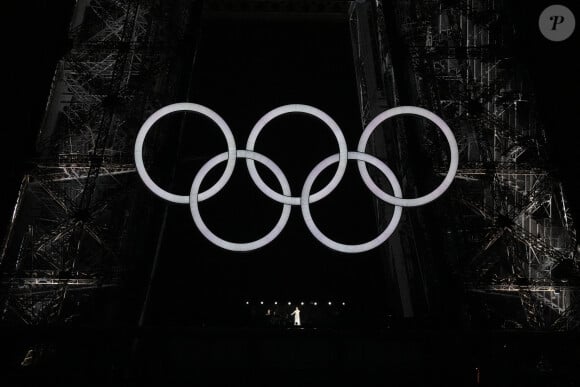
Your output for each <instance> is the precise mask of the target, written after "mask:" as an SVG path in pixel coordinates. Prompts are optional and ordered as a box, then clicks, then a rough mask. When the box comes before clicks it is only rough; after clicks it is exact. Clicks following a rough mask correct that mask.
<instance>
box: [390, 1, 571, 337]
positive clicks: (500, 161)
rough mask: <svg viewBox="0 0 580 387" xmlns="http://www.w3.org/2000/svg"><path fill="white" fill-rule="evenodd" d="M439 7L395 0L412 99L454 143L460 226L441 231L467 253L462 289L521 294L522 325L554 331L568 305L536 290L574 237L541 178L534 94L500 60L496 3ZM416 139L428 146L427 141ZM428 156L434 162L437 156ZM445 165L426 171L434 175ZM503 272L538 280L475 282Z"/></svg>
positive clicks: (561, 204)
mask: <svg viewBox="0 0 580 387" xmlns="http://www.w3.org/2000/svg"><path fill="white" fill-rule="evenodd" d="M449 4H450V3H448V2H444V1H428V2H426V3H425V2H423V3H421V5H420V6H419V5H418V3H415V2H404V1H401V2H396V5H397V7H398V9H399V10H404V11H403V12H401V13H402V14H404V15H406V16H401V18H402V19H403V21H402V22H401V23H402V28H403V30H404V31H406V34H405V35H404V36H405V43H406V46H407V47H408V50H409V52H410V54H411V60H410V63H411V65H412V67H413V68H414V71H415V73H416V75H415V81H416V85H417V95H418V98H419V101H420V103H423V105H425V106H430V107H432V108H433V109H435V110H436V111H439V112H440V114H441V116H442V117H444V119H446V121H447V122H448V123H449V125H450V126H451V127H452V128H454V132H455V134H456V137H457V140H458V146H459V149H460V163H459V169H458V171H457V176H456V183H455V184H454V186H453V187H452V191H454V194H455V195H454V197H455V198H456V199H457V200H458V201H460V202H462V203H463V204H464V206H456V207H455V208H456V211H457V212H458V215H457V217H458V218H459V219H461V218H464V219H465V224H462V225H461V226H459V227H457V225H455V226H454V229H453V230H450V231H449V232H450V234H451V235H454V238H457V241H459V240H462V241H463V243H464V244H465V245H464V248H465V250H466V251H472V252H473V254H472V255H470V256H468V257H463V259H462V260H461V261H462V262H464V263H465V265H464V267H463V269H462V270H463V271H464V273H463V274H464V277H467V278H470V279H474V278H475V279H476V280H477V281H479V282H480V284H479V285H478V286H479V288H476V287H474V286H473V284H471V285H470V284H469V283H467V284H466V285H467V288H468V289H471V290H473V291H483V292H484V293H489V292H492V291H494V292H496V293H497V292H499V293H497V294H505V293H512V292H514V293H515V294H521V303H522V306H523V309H524V311H525V313H527V319H528V323H527V325H528V326H533V327H543V328H553V329H557V328H554V327H556V325H557V324H556V325H555V324H554V323H552V321H557V318H558V316H564V315H565V314H566V313H568V312H566V311H568V310H569V308H568V307H566V308H563V307H562V305H559V304H557V303H555V302H553V299H552V298H548V297H547V294H543V293H542V289H543V288H542V287H549V286H553V285H554V282H553V281H552V280H551V272H552V269H553V268H555V267H556V266H557V265H559V264H560V263H562V262H567V263H572V265H571V267H575V260H574V259H575V255H576V248H575V243H576V233H575V230H574V227H573V220H572V218H571V217H570V213H569V209H568V206H567V204H566V201H565V195H564V193H563V192H562V189H561V184H558V182H556V181H554V179H553V178H552V177H551V176H550V174H549V171H550V170H551V167H549V166H548V163H547V161H546V160H547V157H546V147H545V145H546V135H545V131H544V130H543V128H542V127H541V126H539V124H538V121H537V120H536V117H534V116H533V115H532V114H531V112H533V108H534V99H533V92H532V91H530V90H528V88H527V84H528V82H527V78H526V74H525V70H523V71H519V70H518V71H514V70H516V67H515V66H514V65H510V66H507V67H506V66H505V65H504V64H509V63H510V62H509V61H510V58H509V52H508V50H507V49H506V47H502V46H506V45H505V44H503V43H502V44H498V42H501V41H502V39H503V38H504V36H503V34H505V32H503V31H504V30H502V28H500V27H503V26H508V27H509V25H510V24H511V23H512V21H511V20H510V19H509V18H507V17H505V16H506V15H505V14H504V12H505V11H504V9H506V8H505V7H501V6H500V4H498V3H497V2H496V4H495V6H494V4H493V2H486V1H478V0H470V1H462V2H459V3H456V2H454V3H453V4H454V5H453V6H449ZM405 17H406V18H407V19H405ZM508 49H509V47H508ZM426 142H427V143H429V144H431V145H429V148H431V149H435V148H436V146H433V145H432V144H437V141H426ZM434 160H441V157H440V154H439V153H437V154H435V157H434ZM446 170H447V168H446V165H445V166H441V168H438V167H436V171H437V172H438V173H439V174H444V173H445V172H446ZM452 203H454V202H453V201H452ZM499 263H501V264H499ZM506 275H507V276H512V277H519V278H528V279H529V280H530V281H531V280H532V279H533V278H543V279H544V280H546V281H548V282H547V283H546V284H542V285H541V286H540V285H538V284H534V285H533V286H532V287H530V286H528V285H526V287H522V286H516V285H514V284H513V283H512V284H497V283H496V284H494V285H489V283H488V285H483V282H485V281H489V280H490V279H494V278H495V279H497V278H503V277H505V276H506ZM482 289H483V290H482ZM502 291H503V293H502ZM562 292H563V293H565V294H573V293H574V292H578V289H577V288H575V287H571V288H570V289H566V290H565V291H564V290H562ZM550 297H552V295H550ZM562 318H563V317H562ZM563 319H564V318H563ZM564 320H566V319H564ZM566 321H567V322H566V324H567V325H568V326H570V324H569V321H568V320H566Z"/></svg>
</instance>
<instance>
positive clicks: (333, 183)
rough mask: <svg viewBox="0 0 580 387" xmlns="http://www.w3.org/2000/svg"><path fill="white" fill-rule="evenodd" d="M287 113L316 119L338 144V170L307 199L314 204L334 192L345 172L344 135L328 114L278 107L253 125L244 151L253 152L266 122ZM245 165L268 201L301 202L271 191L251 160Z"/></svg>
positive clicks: (298, 106)
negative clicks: (329, 131) (325, 126)
mask: <svg viewBox="0 0 580 387" xmlns="http://www.w3.org/2000/svg"><path fill="white" fill-rule="evenodd" d="M287 113H305V114H309V115H311V116H314V117H316V118H318V119H319V120H321V121H322V122H324V123H325V124H326V125H327V126H328V127H329V128H330V130H331V131H332V133H333V134H334V136H335V137H336V141H337V142H338V155H339V163H338V168H337V169H336V173H335V174H334V176H333V177H332V180H330V182H329V183H328V184H327V185H326V186H325V187H324V188H322V189H321V190H320V191H318V192H316V193H315V194H312V196H310V198H309V200H310V203H314V202H317V201H319V200H321V199H324V198H325V197H327V196H328V195H330V193H331V192H332V191H334V189H335V188H336V187H337V186H338V184H339V183H340V181H341V180H342V177H343V176H344V173H345V171H346V162H347V158H346V155H347V152H348V147H347V144H346V139H345V138H344V134H343V133H342V131H341V130H340V127H339V126H338V124H337V123H336V122H335V121H334V120H333V119H332V118H331V117H330V116H329V115H328V114H326V113H325V112H323V111H322V110H320V109H317V108H315V107H313V106H309V105H301V104H292V105H284V106H280V107H278V108H276V109H273V110H271V111H269V112H268V113H266V114H265V115H264V116H263V117H262V118H260V120H259V121H258V122H257V123H256V125H254V127H253V128H252V131H251V132H250V135H249V136H248V142H247V143H246V149H247V150H249V151H253V150H254V146H255V145H256V140H257V138H258V135H259V134H260V133H261V132H262V130H263V129H264V127H265V126H266V124H268V122H270V121H272V120H273V119H274V118H276V117H278V116H281V115H283V114H287ZM246 164H247V165H248V171H249V172H250V177H251V178H252V180H253V181H254V183H255V184H256V186H257V187H258V189H259V190H260V191H262V192H263V193H264V195H266V196H268V197H269V198H270V199H272V200H274V201H276V202H278V203H283V204H291V205H295V206H298V205H300V202H301V200H303V199H301V198H300V197H298V196H290V195H289V194H284V195H281V194H279V193H278V192H276V191H274V190H273V189H271V188H270V187H269V186H268V185H267V184H266V183H265V182H264V180H262V178H261V177H260V175H259V174H258V170H257V169H256V165H255V164H254V161H253V160H252V159H251V158H248V159H247V160H246Z"/></svg>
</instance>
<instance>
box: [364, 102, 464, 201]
mask: <svg viewBox="0 0 580 387" xmlns="http://www.w3.org/2000/svg"><path fill="white" fill-rule="evenodd" d="M401 114H413V115H417V116H421V117H423V118H426V119H428V120H429V121H431V122H433V123H434V124H435V125H437V127H439V129H441V131H442V132H443V134H444V135H445V138H446V139H447V142H448V143H449V150H450V152H451V161H450V163H449V171H448V172H447V175H446V176H445V179H443V181H442V182H441V184H440V185H439V186H438V187H437V188H435V189H434V190H433V191H431V192H430V193H429V194H427V195H424V196H421V197H418V198H414V199H402V198H396V197H394V196H391V195H389V194H387V193H386V192H384V191H383V190H381V189H380V188H379V187H378V186H377V185H376V184H375V182H374V181H373V180H372V179H371V177H370V175H369V172H368V170H367V167H366V164H365V163H364V162H362V161H358V168H359V171H360V174H361V176H362V178H363V180H364V181H365V182H366V184H367V185H368V187H369V189H370V190H371V191H372V192H373V194H375V195H376V196H377V197H378V198H380V199H381V200H383V201H385V202H387V203H390V204H394V205H397V206H402V207H417V206H421V205H423V204H427V203H429V202H432V201H433V200H435V199H437V198H438V197H439V196H441V195H442V194H443V193H444V192H445V191H446V190H447V188H449V186H450V185H451V183H452V182H453V179H454V178H455V173H456V172H457V165H458V164H459V150H458V149H457V141H456V140H455V136H454V135H453V132H452V131H451V129H450V128H449V126H447V124H446V123H445V121H443V120H442V119H441V118H440V117H439V116H437V115H436V114H433V113H432V112H430V111H429V110H426V109H423V108H420V107H416V106H399V107H396V108H392V109H389V110H387V111H385V112H383V113H381V114H379V115H378V116H376V117H375V119H373V120H372V121H371V122H370V123H369V124H368V126H367V127H366V128H365V130H364V131H363V134H362V135H361V137H360V141H359V143H358V148H357V150H358V151H359V152H361V153H364V152H365V149H366V146H367V142H368V140H369V137H370V136H371V134H372V133H373V131H374V130H375V129H376V128H377V126H378V125H379V124H380V123H382V122H383V121H385V120H387V119H389V118H392V117H395V116H398V115H401Z"/></svg>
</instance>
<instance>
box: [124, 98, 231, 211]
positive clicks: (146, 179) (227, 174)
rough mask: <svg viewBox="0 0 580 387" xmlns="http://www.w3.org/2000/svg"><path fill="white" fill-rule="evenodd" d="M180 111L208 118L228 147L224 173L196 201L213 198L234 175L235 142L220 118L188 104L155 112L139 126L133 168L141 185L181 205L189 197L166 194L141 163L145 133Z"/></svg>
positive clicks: (211, 111) (176, 104) (168, 106)
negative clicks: (165, 117) (219, 130)
mask: <svg viewBox="0 0 580 387" xmlns="http://www.w3.org/2000/svg"><path fill="white" fill-rule="evenodd" d="M181 111H191V112H196V113H200V114H202V115H204V116H206V117H207V118H209V119H210V120H212V121H213V122H215V123H216V124H217V126H218V127H219V128H220V129H221V131H222V133H223V135H224V136H225V138H226V143H227V146H228V151H227V152H226V154H227V157H226V159H227V160H228V162H227V164H226V168H225V170H224V173H223V174H222V176H221V177H220V178H219V180H218V181H217V182H216V183H215V184H214V185H213V186H212V187H211V188H209V189H208V190H206V191H204V192H202V193H200V194H199V197H198V198H197V200H198V201H200V202H202V201H204V200H206V199H209V198H210V197H212V196H214V195H215V194H216V193H218V192H219V191H220V190H221V189H222V188H223V187H225V186H226V184H227V182H228V180H230V178H231V177H232V174H233V173H234V166H235V165H236V141H235V139H234V135H233V134H232V131H231V130H230V127H229V126H228V124H226V122H225V121H224V119H223V118H221V117H220V115H219V114H217V113H216V112H214V111H213V110H211V109H209V108H207V107H205V106H202V105H198V104H196V103H189V102H180V103H174V104H171V105H167V106H165V107H163V108H161V109H159V110H157V111H156V112H155V113H153V114H152V115H151V116H150V117H149V118H147V120H146V121H145V123H143V126H141V129H140V130H139V134H138V135H137V139H136V140H135V167H136V169H137V173H139V176H140V177H141V180H143V183H145V185H146V186H147V188H149V189H150V190H151V192H153V193H154V194H155V195H157V196H159V197H160V198H163V199H165V200H167V201H169V202H172V203H181V204H187V203H189V201H190V200H189V196H187V195H175V194H172V193H171V192H167V191H165V190H164V189H162V188H161V187H159V186H158V185H157V184H155V182H154V181H153V179H151V177H150V176H149V174H148V173H147V170H146V169H145V163H144V162H143V143H144V142H145V137H147V133H149V130H151V128H152V127H153V125H154V124H155V122H157V121H158V120H159V119H161V118H162V117H164V116H166V115H168V114H171V113H175V112H181Z"/></svg>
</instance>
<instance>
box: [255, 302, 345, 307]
mask: <svg viewBox="0 0 580 387" xmlns="http://www.w3.org/2000/svg"><path fill="white" fill-rule="evenodd" d="M312 304H313V305H314V306H317V305H318V302H316V301H314V302H313V303H312ZM246 305H250V301H246ZM260 305H264V301H260ZM274 305H278V301H274ZM288 305H292V302H290V301H289V302H288ZM300 305H304V302H300ZM328 305H332V302H331V301H328ZM342 305H343V306H344V305H346V302H343V303H342Z"/></svg>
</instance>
